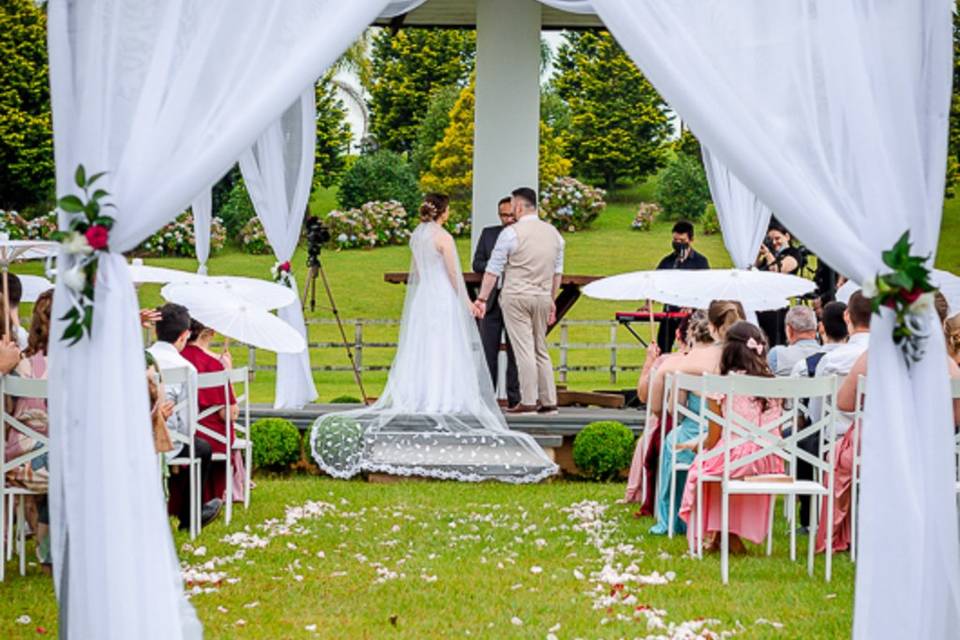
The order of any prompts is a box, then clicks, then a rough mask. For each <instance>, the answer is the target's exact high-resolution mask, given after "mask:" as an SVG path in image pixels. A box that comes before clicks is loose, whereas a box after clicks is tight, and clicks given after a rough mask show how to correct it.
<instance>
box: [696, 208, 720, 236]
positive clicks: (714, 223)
mask: <svg viewBox="0 0 960 640" xmlns="http://www.w3.org/2000/svg"><path fill="white" fill-rule="evenodd" d="M700 222H701V223H702V224H703V235H705V236H712V235H715V234H717V233H720V218H719V217H718V216H717V206H716V205H715V204H713V203H712V202H711V203H710V204H708V205H707V208H706V209H704V210H703V220H701V221H700Z"/></svg>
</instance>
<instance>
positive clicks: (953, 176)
mask: <svg viewBox="0 0 960 640" xmlns="http://www.w3.org/2000/svg"><path fill="white" fill-rule="evenodd" d="M958 182H960V15H958V14H957V13H954V14H953V98H952V99H951V101H950V137H949V141H948V145H947V181H946V185H945V189H946V193H945V195H946V197H948V198H952V197H954V195H955V190H956V189H955V187H956V186H957V183H958Z"/></svg>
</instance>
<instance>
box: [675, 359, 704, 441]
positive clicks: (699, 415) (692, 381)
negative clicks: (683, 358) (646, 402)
mask: <svg viewBox="0 0 960 640" xmlns="http://www.w3.org/2000/svg"><path fill="white" fill-rule="evenodd" d="M703 385H704V379H703V376H702V375H698V374H690V373H677V374H675V375H674V376H673V390H672V391H671V394H672V398H671V400H672V406H671V409H672V411H671V415H672V416H673V428H674V429H676V428H677V427H679V426H680V423H681V422H682V421H683V420H693V421H695V422H696V423H697V439H698V440H699V439H701V438H702V436H703V434H704V433H705V432H706V428H707V409H706V400H705V396H704V395H703V393H704V391H703ZM684 394H686V397H687V398H689V396H690V394H696V395H698V396H699V397H700V399H701V401H700V410H699V411H693V410H691V409H690V407H689V406H687V404H686V403H685V402H681V396H683V395H684Z"/></svg>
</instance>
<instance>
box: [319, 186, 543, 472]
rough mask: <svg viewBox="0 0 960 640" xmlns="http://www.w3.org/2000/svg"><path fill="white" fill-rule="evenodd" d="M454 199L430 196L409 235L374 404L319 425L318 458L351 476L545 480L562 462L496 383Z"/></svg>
mask: <svg viewBox="0 0 960 640" xmlns="http://www.w3.org/2000/svg"><path fill="white" fill-rule="evenodd" d="M448 204H449V199H448V198H447V197H446V196H443V195H439V194H430V195H428V196H427V197H426V198H425V200H424V203H423V204H422V206H421V207H420V220H421V222H420V224H419V226H417V228H416V230H414V232H413V234H412V236H411V238H410V250H411V252H412V254H413V259H412V264H411V268H410V277H409V281H408V283H407V295H406V300H405V302H404V308H403V318H402V320H401V324H400V338H399V344H398V347H397V354H396V356H395V358H394V361H393V365H392V366H391V367H390V374H389V377H388V379H387V385H386V388H385V389H384V391H383V395H382V396H381V397H380V398H379V400H378V401H377V402H376V404H374V405H373V406H371V407H367V408H363V409H357V410H355V411H347V412H342V413H333V414H328V415H326V416H323V417H321V418H320V419H318V420H317V421H316V423H314V425H313V430H312V433H311V436H310V444H311V448H312V451H313V457H314V459H315V460H316V461H317V463H318V464H319V465H320V467H321V468H322V469H323V470H324V471H326V472H327V473H329V474H331V475H333V476H336V477H339V478H348V477H351V476H354V475H356V474H357V473H360V472H364V471H367V472H370V471H375V472H384V473H391V474H397V475H420V476H429V477H435V478H450V479H457V480H468V481H479V480H487V479H497V480H503V481H506V482H537V481H539V480H541V479H543V478H545V477H547V476H549V475H552V474H554V473H556V471H557V466H556V465H555V464H554V463H553V462H552V461H551V460H550V459H549V458H548V457H547V456H546V454H545V453H544V451H543V449H541V448H540V446H539V445H537V443H536V442H535V441H534V440H533V438H531V437H530V436H529V435H527V434H524V433H518V432H513V431H510V429H509V428H508V427H507V424H506V421H505V420H504V418H503V415H502V414H501V412H500V409H499V407H498V406H497V403H496V398H495V396H494V390H493V387H492V386H491V383H490V374H489V372H488V370H487V365H486V360H485V359H484V355H483V348H482V346H481V343H480V334H479V332H478V330H477V325H476V322H475V320H474V318H473V315H472V314H471V311H470V301H469V299H468V297H467V294H466V290H465V288H464V284H463V275H462V273H461V272H460V259H459V256H458V255H457V247H456V244H455V242H454V240H453V237H452V236H451V235H450V234H449V233H448V232H447V231H446V230H445V229H444V228H443V225H444V223H445V222H446V221H447V218H448V217H449V215H450V210H449V207H448Z"/></svg>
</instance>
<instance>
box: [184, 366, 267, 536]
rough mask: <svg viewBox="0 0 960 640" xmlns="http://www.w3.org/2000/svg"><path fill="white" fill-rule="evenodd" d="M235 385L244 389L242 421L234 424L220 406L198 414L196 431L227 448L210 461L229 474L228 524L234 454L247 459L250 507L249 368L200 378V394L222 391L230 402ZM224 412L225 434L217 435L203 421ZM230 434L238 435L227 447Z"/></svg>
mask: <svg viewBox="0 0 960 640" xmlns="http://www.w3.org/2000/svg"><path fill="white" fill-rule="evenodd" d="M233 385H238V386H242V387H243V392H242V394H240V395H237V394H236V392H234V395H235V399H236V401H237V405H238V406H239V407H240V417H239V418H238V419H237V420H233V417H232V416H231V415H230V411H229V409H228V407H227V404H219V405H213V406H210V407H207V408H206V409H204V410H203V411H202V412H200V413H199V414H197V422H196V430H197V431H198V432H199V433H202V434H203V435H204V436H205V437H206V438H207V439H209V440H213V441H215V442H218V443H220V444H221V445H223V447H224V453H214V454H213V456H212V457H211V460H212V461H214V462H223V463H224V468H225V470H226V471H225V473H226V488H227V490H226V499H225V502H226V516H225V517H226V522H227V524H230V520H231V518H232V517H233V452H234V451H240V452H241V453H242V454H243V456H244V467H245V469H244V501H243V503H244V507H249V506H250V465H251V463H252V461H253V460H252V454H253V445H252V441H251V440H250V399H249V396H250V393H249V382H248V375H247V369H246V367H243V368H240V369H231V370H225V371H217V372H213V373H201V374H199V375H198V376H197V390H198V391H200V390H203V389H218V388H219V389H222V390H223V397H224V398H225V400H227V401H229V398H230V391H231V387H232V386H233ZM220 411H223V413H224V422H225V423H226V430H225V433H217V432H216V431H213V430H211V429H209V428H207V427H205V426H203V425H202V424H200V421H201V420H203V419H204V418H206V417H208V416H211V415H213V414H215V413H218V412H220ZM231 433H234V434H235V437H234V438H233V445H232V446H231V445H229V444H228V443H229V442H230V440H231V437H230V436H231Z"/></svg>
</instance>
